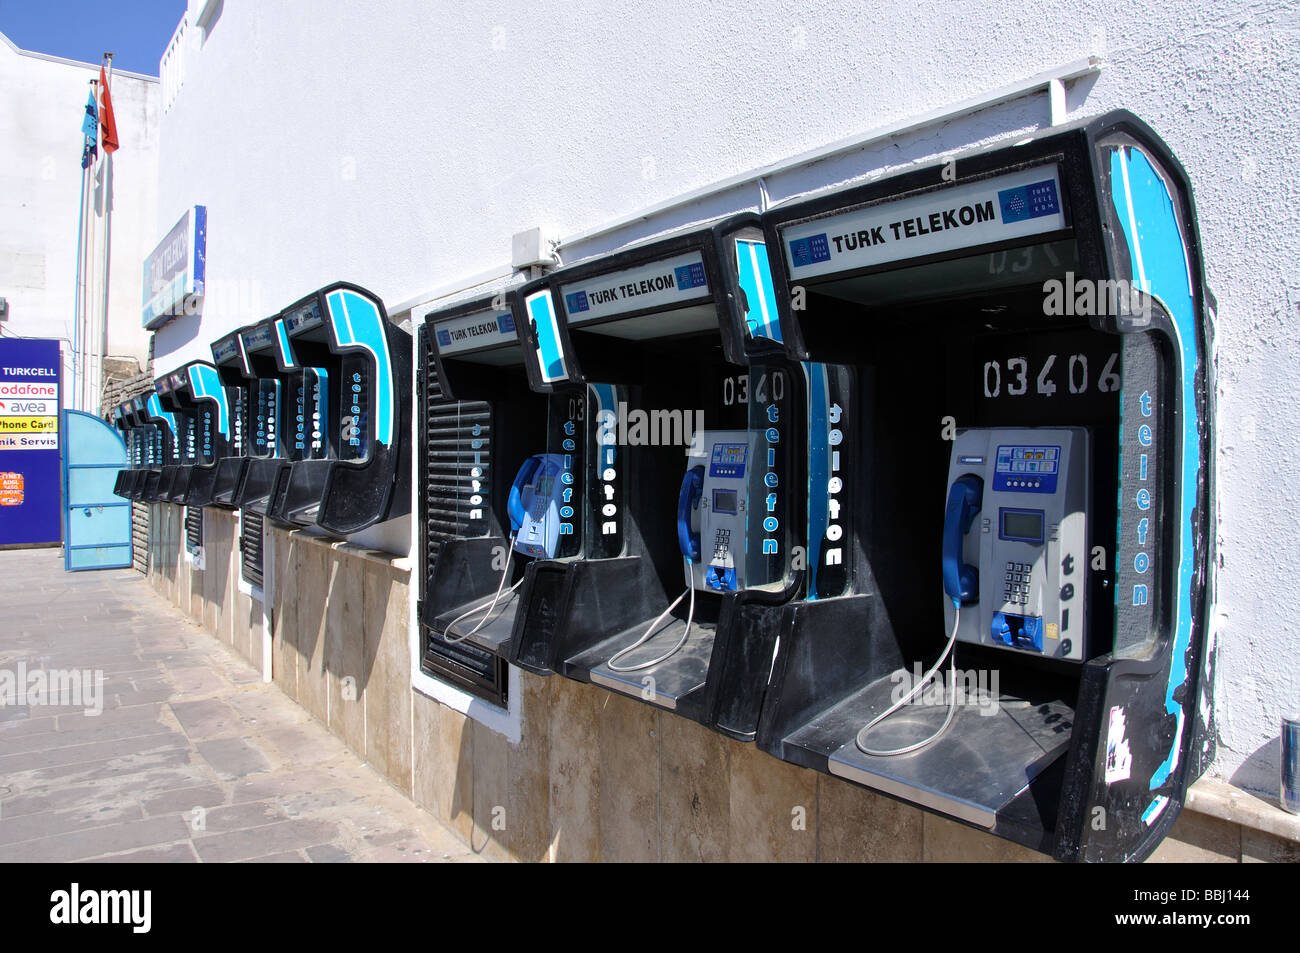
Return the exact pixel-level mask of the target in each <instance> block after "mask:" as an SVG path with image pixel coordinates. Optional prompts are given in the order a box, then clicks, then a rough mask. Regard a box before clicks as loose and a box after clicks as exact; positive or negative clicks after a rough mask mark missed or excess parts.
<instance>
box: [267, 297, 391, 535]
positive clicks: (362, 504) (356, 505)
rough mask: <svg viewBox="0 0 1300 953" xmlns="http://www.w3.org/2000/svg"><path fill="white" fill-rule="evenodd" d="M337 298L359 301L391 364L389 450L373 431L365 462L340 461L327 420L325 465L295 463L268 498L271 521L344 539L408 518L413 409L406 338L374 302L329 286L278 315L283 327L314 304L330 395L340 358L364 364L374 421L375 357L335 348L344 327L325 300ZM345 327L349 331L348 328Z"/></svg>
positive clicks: (354, 345) (334, 427)
mask: <svg viewBox="0 0 1300 953" xmlns="http://www.w3.org/2000/svg"><path fill="white" fill-rule="evenodd" d="M335 294H341V295H347V294H352V295H356V296H359V297H360V298H362V299H364V301H365V302H366V303H368V304H370V305H372V306H373V307H374V308H375V310H376V312H377V315H378V321H379V328H380V330H381V331H382V333H383V335H384V340H383V342H382V343H383V344H384V346H385V348H386V350H387V354H388V358H389V377H390V384H391V393H390V394H389V395H388V403H389V406H390V408H391V412H392V433H391V437H390V442H389V443H388V444H384V443H382V442H380V441H379V440H378V439H377V438H376V436H375V434H374V431H373V427H372V429H371V432H370V434H369V446H368V447H367V453H366V455H365V458H364V459H363V460H359V461H352V460H341V459H338V458H337V447H338V446H339V441H340V434H339V421H338V419H337V415H331V419H329V420H327V421H326V422H325V424H326V426H327V428H328V430H327V439H328V443H329V446H330V448H331V449H330V451H329V453H330V456H329V457H328V458H325V459H311V460H306V459H304V460H295V461H293V462H292V464H291V465H290V467H289V472H288V475H287V478H285V482H284V483H283V484H282V486H281V487H280V488H279V492H277V493H276V495H275V496H274V498H273V501H272V504H271V512H270V515H271V517H272V518H274V519H276V520H277V521H279V522H281V523H283V524H285V525H296V526H312V525H315V526H319V527H320V528H321V529H323V530H325V531H326V532H328V533H331V534H333V535H336V536H347V535H349V534H352V533H358V532H360V531H361V530H363V529H365V528H367V527H369V526H373V525H374V524H376V523H382V522H385V521H387V520H391V519H396V518H398V517H402V516H405V515H407V514H408V513H410V511H411V454H410V440H409V439H408V437H407V434H408V433H409V431H410V426H411V416H410V414H411V406H412V401H413V396H412V394H411V373H412V366H411V360H412V351H411V335H410V334H409V333H407V332H406V331H403V330H402V329H401V328H399V327H398V326H397V325H395V324H393V323H392V322H391V321H389V320H388V312H387V311H386V310H385V309H384V303H383V301H382V300H381V299H380V298H379V297H378V296H377V295H375V294H373V293H372V292H370V291H367V290H366V289H365V288H362V287H361V286H359V285H354V284H351V283H349V282H345V281H339V282H334V283H333V284H330V285H327V286H326V287H324V288H321V289H320V290H318V291H314V292H312V293H311V294H310V295H307V296H305V297H303V298H302V299H300V300H299V301H297V302H295V303H294V304H292V305H290V306H289V307H288V308H286V309H285V310H284V311H282V312H281V314H280V317H281V320H284V319H285V318H286V317H287V316H288V315H290V314H291V313H293V312H295V311H298V310H300V309H302V308H304V307H308V306H310V305H312V304H315V305H316V306H317V307H318V308H319V309H320V314H321V324H322V326H323V327H324V329H325V330H326V332H327V334H326V337H327V343H328V347H329V351H330V353H331V356H332V357H333V358H335V360H334V361H333V362H332V363H331V365H330V368H329V370H330V373H331V375H333V376H334V379H335V381H336V386H337V388H338V391H337V392H336V395H337V397H338V398H339V399H341V391H342V386H343V381H342V363H341V362H342V358H343V357H344V356H346V355H354V354H355V355H362V356H366V357H368V358H369V361H368V363H369V364H370V367H371V373H370V380H369V382H368V385H367V386H368V388H369V392H368V395H367V399H368V401H369V403H368V412H369V413H370V414H371V415H372V417H373V415H375V414H376V413H377V408H378V407H379V406H380V400H379V393H378V389H379V386H380V384H379V380H378V375H377V374H376V373H375V372H374V368H375V366H376V363H377V357H376V355H375V354H374V353H373V352H372V350H371V349H370V348H369V347H367V346H366V344H365V343H363V342H360V341H348V342H343V341H342V340H341V335H340V331H339V326H340V322H341V321H342V320H343V319H341V318H339V317H338V316H336V315H335V314H334V311H333V309H332V306H331V304H330V298H331V296H332V295H335ZM346 323H347V325H348V327H349V328H350V327H351V322H350V321H349V322H346ZM311 330H314V328H313V329H311ZM286 334H287V335H288V337H289V339H290V341H291V343H292V341H293V339H294V338H295V337H296V336H297V335H296V334H295V333H294V332H292V331H288V330H286ZM375 343H379V342H375ZM295 356H297V355H295ZM298 374H299V377H301V367H299V368H298ZM332 399H333V398H332Z"/></svg>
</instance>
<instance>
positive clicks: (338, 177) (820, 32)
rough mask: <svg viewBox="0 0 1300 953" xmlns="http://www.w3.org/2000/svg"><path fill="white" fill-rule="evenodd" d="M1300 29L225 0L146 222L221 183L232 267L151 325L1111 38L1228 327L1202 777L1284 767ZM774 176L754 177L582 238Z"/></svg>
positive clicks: (1040, 17) (528, 222)
mask: <svg viewBox="0 0 1300 953" xmlns="http://www.w3.org/2000/svg"><path fill="white" fill-rule="evenodd" d="M198 5H199V3H198V2H197V0H196V2H192V4H191V6H192V7H196V6H198ZM194 12H195V11H192V12H191V22H194V19H195V17H194ZM1298 27H1300V3H1297V0H1273V2H1267V0H1265V2H1240V0H1232V2H1224V3H1214V4H1210V3H1204V2H1195V0H1140V2H1134V3H1119V2H1112V0H1082V2H1072V3H1068V4H1060V3H1049V2H1046V0H1006V2H1003V3H1000V4H997V5H995V6H994V7H992V8H990V7H989V5H987V4H983V3H979V2H974V0H942V2H932V0H905V2H895V0H886V2H883V3H879V4H863V3H859V2H848V0H809V2H807V3H804V4H801V5H791V4H788V3H777V2H774V0H744V2H740V0H714V2H710V3H708V4H701V3H698V2H695V0H628V2H625V3H622V4H611V3H608V2H574V0H566V2H558V0H533V2H527V3H524V2H515V3H504V2H497V3H478V4H474V5H472V7H471V6H470V5H461V4H453V3H430V2H425V0H382V2H367V3H364V4H357V3H347V2H344V0H316V2H312V3H294V4H278V3H277V4H265V3H253V2H249V0H225V2H224V4H223V6H222V12H221V14H220V18H219V19H218V20H217V21H216V23H215V24H214V26H213V28H212V31H211V33H210V34H209V35H208V36H207V37H206V39H205V42H204V43H203V45H202V46H201V48H200V47H198V46H197V45H196V48H195V50H194V52H193V53H192V54H191V56H190V59H189V62H188V66H187V75H186V79H185V85H184V87H183V89H182V90H181V93H180V95H179V98H178V99H177V102H176V105H175V106H174V107H173V108H172V109H171V110H170V111H169V112H167V113H166V114H165V115H164V116H163V118H162V123H161V138H162V150H163V164H162V166H161V170H160V176H159V204H158V220H157V222H156V225H157V229H158V234H159V235H161V234H162V232H163V231H164V230H165V229H166V228H167V227H169V226H170V225H171V223H173V222H174V221H175V220H176V219H177V217H178V216H179V215H180V213H181V211H182V210H183V209H184V207H185V206H186V205H190V204H195V203H202V204H206V205H207V206H208V211H209V238H208V251H209V255H208V268H209V277H210V280H212V281H223V282H229V283H230V287H231V289H232V292H231V293H228V294H226V295H225V300H224V301H223V302H222V304H221V307H219V308H218V307H214V306H212V303H210V304H209V306H208V307H207V309H206V311H207V313H206V314H205V315H204V316H203V317H202V319H201V320H200V318H199V317H197V316H196V317H193V318H182V319H179V320H178V321H176V322H174V323H173V324H172V325H169V326H168V327H167V328H164V329H163V331H162V332H160V333H159V335H158V339H157V347H158V353H159V357H158V365H157V366H158V368H159V370H160V371H161V370H166V369H167V368H168V367H170V366H174V365H177V364H180V363H182V362H183V361H185V360H188V359H192V358H197V357H206V356H207V355H208V351H207V347H208V343H209V342H210V341H211V340H212V339H214V338H215V337H217V336H218V335H219V334H221V333H223V332H224V331H226V330H229V329H231V328H233V327H235V326H238V325H239V324H243V323H246V322H247V321H250V320H253V319H255V318H258V317H262V316H265V314H268V313H270V312H272V311H274V310H278V309H279V308H282V307H284V306H285V305H286V304H288V303H290V302H291V301H292V300H294V299H295V298H297V297H298V296H300V295H302V294H304V293H306V292H308V291H310V290H312V289H314V288H316V287H318V286H320V285H323V284H324V283H326V282H328V281H331V280H333V279H336V278H348V279H351V280H353V281H356V282H359V283H360V284H363V285H365V286H367V287H369V288H371V289H372V290H374V291H375V292H377V293H379V294H380V295H381V296H383V298H384V299H385V300H386V301H388V302H390V303H394V302H400V301H410V300H413V299H416V298H418V297H419V296H420V295H421V294H423V293H426V292H428V291H429V290H430V289H433V288H442V287H445V286H448V285H453V284H455V283H457V281H460V280H462V279H466V278H467V277H468V276H482V274H483V273H484V272H485V271H490V270H492V269H495V268H497V267H498V266H501V265H503V264H504V263H506V262H508V260H509V249H510V245H509V238H510V235H511V234H512V233H513V232H515V231H518V230H521V229H524V228H527V227H530V226H533V225H538V224H541V225H544V226H546V227H547V228H548V230H549V231H550V232H551V233H552V234H556V235H561V236H567V235H572V234H575V233H578V232H581V231H583V230H584V229H589V228H592V227H594V226H596V225H599V224H602V223H604V222H606V221H608V220H610V219H615V218H619V217H622V216H627V215H629V214H631V213H634V212H636V211H637V210H639V209H641V208H643V207H645V206H648V205H650V204H652V203H655V202H659V201H662V200H665V199H669V198H671V197H673V196H675V195H679V194H681V193H683V192H686V191H688V190H690V189H693V188H696V187H699V186H702V185H705V184H707V183H709V182H712V181H714V180H717V179H721V178H724V177H726V176H728V175H732V174H735V173H739V172H742V171H745V170H747V169H750V168H753V167H755V166H758V165H761V164H763V163H766V162H769V161H774V160H779V159H781V158H783V157H786V156H790V155H793V154H796V153H798V152H801V151H803V150H805V149H809V148H813V147H816V146H818V145H821V144H823V143H827V142H830V141H832V140H835V139H837V138H840V137H842V136H847V135H850V134H852V133H855V132H860V131H864V130H867V129H871V128H874V127H876V126H880V125H883V124H884V123H887V122H891V121H894V120H900V119H905V118H907V117H909V116H913V115H917V114H920V113H922V112H925V111H927V110H930V109H934V108H936V107H939V106H942V105H945V104H948V103H953V102H956V101H958V100H961V99H964V98H966V97H969V96H974V95H976V94H979V93H981V92H984V91H987V90H989V89H992V88H994V87H998V86H1001V85H1003V84H1006V83H1010V82H1013V81H1015V80H1019V79H1021V78H1024V77H1027V76H1030V75H1033V74H1036V73H1038V72H1040V71H1043V70H1046V69H1049V68H1051V67H1053V66H1056V65H1058V64H1061V63H1065V62H1067V61H1070V60H1073V59H1076V58H1078V57H1082V56H1086V55H1089V54H1097V55H1100V56H1102V57H1104V59H1105V62H1106V64H1107V65H1106V68H1105V70H1104V71H1103V72H1102V74H1101V75H1100V77H1099V78H1097V79H1096V80H1095V81H1093V80H1089V81H1085V82H1081V83H1079V84H1077V85H1075V86H1074V87H1073V89H1072V90H1071V93H1070V97H1069V103H1070V106H1071V108H1072V110H1074V114H1075V115H1087V114H1094V113H1099V112H1102V111H1105V110H1107V109H1112V108H1119V107H1123V108H1128V109H1131V110H1133V111H1134V112H1136V113H1137V114H1138V115H1139V116H1141V117H1142V118H1144V119H1145V120H1147V121H1148V122H1149V123H1151V124H1152V125H1153V126H1154V127H1155V129H1156V130H1157V131H1158V132H1159V133H1160V134H1161V135H1162V136H1163V137H1164V138H1165V140H1166V141H1167V142H1168V143H1169V145H1170V146H1171V147H1172V148H1173V150H1174V152H1175V153H1176V154H1177V155H1178V156H1179V157H1180V158H1181V160H1182V162H1183V163H1184V164H1185V165H1186V167H1187V169H1188V171H1189V173H1190V175H1191V178H1192V181H1193V183H1194V186H1195V189H1196V198H1197V202H1198V207H1199V212H1200V219H1201V223H1200V224H1201V235H1202V238H1203V240H1204V252H1205V260H1206V263H1207V268H1208V271H1209V279H1210V282H1211V285H1212V287H1213V289H1214V291H1215V292H1216V293H1217V295H1218V298H1219V302H1220V315H1219V327H1220V343H1221V351H1222V362H1221V367H1220V379H1221V381H1222V388H1223V393H1222V395H1221V413H1222V417H1221V422H1222V427H1221V430H1220V445H1221V461H1220V463H1221V471H1222V472H1221V476H1222V482H1221V484H1220V487H1219V492H1220V496H1219V505H1220V512H1221V515H1222V535H1223V545H1222V547H1221V557H1222V571H1221V576H1220V581H1221V592H1220V598H1221V606H1222V610H1223V614H1224V617H1225V627H1224V629H1223V633H1222V638H1221V643H1220V652H1219V670H1218V673H1219V675H1218V718H1219V722H1218V724H1219V730H1220V742H1219V749H1218V750H1219V753H1218V760H1217V763H1216V766H1215V771H1216V773H1218V774H1220V775H1222V776H1224V777H1228V778H1232V779H1234V780H1235V781H1237V782H1238V783H1242V784H1245V785H1247V786H1251V787H1256V788H1259V789H1264V790H1268V789H1273V788H1275V787H1276V779H1277V749H1276V738H1277V734H1278V720H1279V717H1280V716H1281V714H1282V713H1283V711H1284V710H1285V709H1291V710H1295V709H1300V678H1298V677H1297V664H1296V656H1297V655H1298V654H1300V635H1298V634H1297V624H1296V621H1295V620H1296V619H1297V617H1300V586H1297V585H1296V584H1295V582H1293V580H1296V579H1300V546H1298V545H1297V542H1296V540H1297V532H1296V530H1297V525H1298V520H1297V515H1296V514H1297V511H1298V505H1297V504H1298V503H1300V490H1297V489H1296V487H1297V485H1300V481H1297V480H1296V479H1295V475H1296V474H1295V471H1296V469H1297V465H1296V463H1295V462H1294V461H1296V460H1298V459H1300V433H1298V432H1297V428H1296V426H1295V421H1296V419H1297V417H1298V416H1300V393H1298V392H1297V390H1296V388H1295V387H1294V384H1293V381H1294V368H1295V367H1296V365H1297V358H1298V357H1300V348H1298V347H1297V343H1298V342H1297V337H1298V336H1297V332H1296V330H1295V326H1296V309H1297V307H1300V276H1298V274H1297V268H1296V265H1297V262H1298V260H1300V254H1298V252H1300V227H1298V225H1300V222H1298V221H1297V219H1298V213H1297V209H1298V208H1300V202H1298V201H1297V199H1298V198H1300V184H1297V178H1296V176H1295V175H1294V174H1293V173H1292V169H1291V162H1292V160H1293V158H1294V157H1295V155H1296V131H1295V130H1296V128H1297V123H1296V119H1297V114H1296V107H1295V105H1294V101H1295V94H1296V80H1295V77H1296V76H1297V74H1298V73H1300V69H1298V67H1300V62H1298V60H1300V28H1298ZM196 43H197V38H196ZM1046 120H1047V108H1046V103H1045V100H1044V99H1042V98H1038V99H1034V100H1023V101H1020V102H1017V103H1013V104H1009V105H1007V106H1004V107H1000V108H996V109H991V110H987V111H985V112H983V113H980V114H979V115H976V116H973V117H970V118H969V119H966V120H962V121H957V122H952V123H948V124H946V125H944V126H940V127H936V128H931V129H927V130H925V131H924V132H922V133H919V134H913V135H910V136H905V137H901V138H900V139H898V140H897V141H896V142H894V143H890V144H886V145H883V146H878V147H874V148H872V149H869V150H866V151H864V152H862V153H859V154H857V155H854V156H849V157H846V158H842V159H837V160H835V161H832V162H827V163H822V164H821V165H820V166H819V167H816V168H812V169H807V170H804V171H801V172H797V173H793V174H788V175H783V176H779V177H776V178H775V179H773V180H772V181H770V182H769V183H768V188H769V190H770V192H771V195H772V198H773V200H780V199H781V198H783V197H786V196H789V195H792V194H795V193H798V192H801V191H805V190H807V189H810V188H814V187H817V186H819V185H823V184H825V183H827V182H838V181H845V180H849V179H852V178H855V177H859V176H862V175H864V174H867V173H869V172H872V171H874V170H877V169H881V168H890V167H894V166H898V165H901V164H905V163H907V162H912V161H920V160H923V159H925V158H926V157H928V156H933V155H935V154H938V153H942V152H945V151H950V150H955V149H958V148H961V147H963V146H965V145H968V144H970V143H972V142H976V141H984V140H988V139H991V138H994V137H999V136H1007V135H1012V134H1014V133H1015V132H1016V131H1019V130H1023V129H1028V128H1033V127H1035V126H1037V125H1040V124H1043V123H1045V122H1046ZM758 201H759V197H758V192H757V190H756V189H754V188H745V189H736V190H733V191H732V192H730V193H728V194H726V195H723V196H719V197H718V198H716V199H714V200H711V201H708V202H702V203H699V204H698V205H697V206H695V207H694V208H693V209H691V210H688V211H686V212H682V213H675V214H674V215H671V216H667V217H665V218H663V219H662V220H657V221H655V222H652V223H649V224H641V225H636V226H633V227H630V228H628V229H626V230H624V231H623V232H622V233H619V234H616V235H613V236H608V237H605V238H602V239H600V240H597V241H591V242H585V243H577V244H574V245H572V246H570V247H569V248H566V249H565V258H566V261H572V260H573V259H574V258H575V257H578V256H585V255H588V254H594V253H598V252H601V251H604V250H606V249H608V248H610V247H612V246H613V245H615V244H621V243H622V242H624V241H627V240H629V239H631V238H635V237H639V236H641V235H643V234H646V233H649V232H653V231H658V230H661V229H662V228H664V227H667V226H668V225H671V224H677V223H678V222H679V221H682V220H690V219H692V218H702V217H705V216H707V215H712V214H718V213H722V212H727V211H731V210H735V209H739V208H746V207H755V206H756V205H757V203H758ZM235 289H242V290H235Z"/></svg>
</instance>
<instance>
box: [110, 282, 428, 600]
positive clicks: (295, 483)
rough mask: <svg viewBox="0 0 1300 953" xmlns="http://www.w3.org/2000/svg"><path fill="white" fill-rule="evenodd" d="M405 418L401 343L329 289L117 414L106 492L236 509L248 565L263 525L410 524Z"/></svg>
mask: <svg viewBox="0 0 1300 953" xmlns="http://www.w3.org/2000/svg"><path fill="white" fill-rule="evenodd" d="M410 406H411V337H410V335H409V334H407V333H406V332H405V331H402V330H401V329H399V328H398V327H397V326H396V325H394V324H392V323H391V322H390V321H389V320H388V316H387V314H386V312H385V310H384V306H383V302H382V301H380V300H379V299H378V298H377V297H376V296H374V295H373V294H371V293H370V292H368V291H366V290H365V289H363V288H360V287H357V286H355V285H351V284H346V283H342V282H340V283H336V284H333V285H330V286H328V287H326V288H322V289H320V290H319V291H317V292H315V293H313V294H311V295H308V296H307V297H305V298H303V299H302V300H301V301H298V302H296V303H295V304H293V305H292V306H291V307H289V308H287V309H285V310H284V311H282V312H280V313H279V314H276V315H274V316H272V317H269V318H266V319H265V320H262V321H260V322H258V323H256V324H254V325H251V326H249V327H245V328H241V329H239V330H237V331H234V332H232V333H230V334H228V335H226V336H225V337H223V338H221V339H220V340H218V341H217V342H216V343H214V344H213V345H212V361H210V362H208V361H193V362H191V363H189V364H186V365H184V366H183V367H180V368H177V369H176V370H175V371H173V372H171V373H169V374H166V375H164V376H162V377H160V378H158V379H157V380H156V381H155V384H154V392H153V393H152V394H149V395H147V396H146V397H137V398H134V399H132V400H130V401H127V402H126V403H123V404H121V405H119V406H117V407H116V408H114V409H113V412H112V419H113V423H114V425H115V426H116V427H117V428H118V429H119V430H120V431H121V433H122V436H123V439H124V441H125V442H126V445H127V452H128V456H127V459H128V462H129V464H130V467H129V468H128V469H124V470H122V471H121V472H120V473H119V475H118V478H117V483H116V486H115V492H116V493H117V494H118V495H119V496H122V497H124V498H126V499H130V500H136V501H140V502H143V503H175V504H180V505H184V506H187V507H189V508H190V510H189V512H190V513H194V514H196V515H197V514H198V513H200V512H201V508H203V507H217V508H220V509H227V510H236V509H238V510H241V511H242V521H241V522H242V524H243V525H242V527H241V529H242V533H243V537H244V538H243V539H242V540H241V548H242V551H243V553H244V555H245V556H246V557H247V556H248V555H249V552H250V549H256V551H257V553H258V554H260V551H261V544H260V540H261V538H262V533H263V528H264V525H265V523H266V522H268V521H269V522H270V523H272V524H273V525H278V526H282V527H285V528H290V529H293V528H300V529H301V528H313V529H315V530H317V531H319V532H321V533H324V534H328V535H331V536H335V537H338V538H346V537H348V536H350V535H352V534H356V533H359V532H361V531H363V530H365V529H367V528H369V527H372V526H375V525H377V524H384V523H386V522H388V521H392V520H397V519H400V518H401V517H403V516H406V515H408V514H409V513H410V499H411V492H410V470H411V467H410V462H411V461H410V440H409V439H407V437H406V434H407V431H408V428H409V427H410ZM199 525H201V521H199ZM246 578H247V576H246ZM260 578H261V571H260V568H258V569H256V570H255V572H254V573H253V575H252V577H251V578H250V581H251V582H254V583H260Z"/></svg>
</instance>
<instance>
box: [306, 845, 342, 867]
mask: <svg viewBox="0 0 1300 953" xmlns="http://www.w3.org/2000/svg"><path fill="white" fill-rule="evenodd" d="M307 856H308V858H310V860H311V862H312V863H313V864H346V863H350V862H351V861H352V857H351V855H349V854H348V852H347V851H346V850H343V849H342V848H339V847H335V846H334V845H333V844H318V845H317V846H315V847H308V848H307Z"/></svg>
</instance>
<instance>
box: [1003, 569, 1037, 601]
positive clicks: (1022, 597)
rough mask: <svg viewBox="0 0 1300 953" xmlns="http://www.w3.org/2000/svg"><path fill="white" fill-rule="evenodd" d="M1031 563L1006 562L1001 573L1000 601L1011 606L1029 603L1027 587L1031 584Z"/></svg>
mask: <svg viewBox="0 0 1300 953" xmlns="http://www.w3.org/2000/svg"><path fill="white" fill-rule="evenodd" d="M1033 568H1034V567H1033V565H1032V564H1030V563H1017V562H1009V563H1007V570H1006V572H1005V573H1003V582H1002V601H1003V602H1004V603H1005V604H1006V605H1011V606H1027V605H1029V589H1030V587H1031V586H1032V585H1033V579H1032V576H1033Z"/></svg>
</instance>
